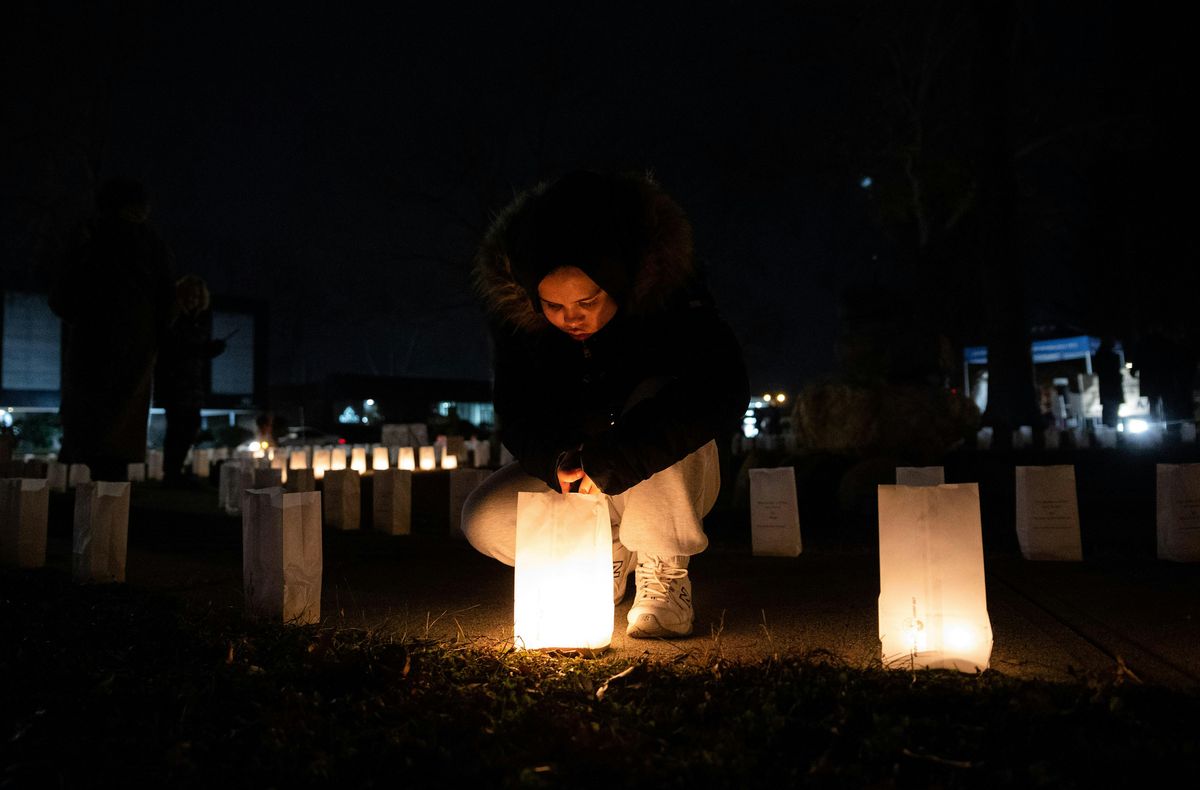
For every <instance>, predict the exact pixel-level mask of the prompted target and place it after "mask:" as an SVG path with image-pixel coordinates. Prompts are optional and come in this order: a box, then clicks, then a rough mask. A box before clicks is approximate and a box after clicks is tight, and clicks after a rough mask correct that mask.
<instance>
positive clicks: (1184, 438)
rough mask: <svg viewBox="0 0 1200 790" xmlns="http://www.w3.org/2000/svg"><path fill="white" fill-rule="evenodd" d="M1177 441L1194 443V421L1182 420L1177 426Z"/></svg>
mask: <svg viewBox="0 0 1200 790" xmlns="http://www.w3.org/2000/svg"><path fill="white" fill-rule="evenodd" d="M1179 441H1181V442H1183V443H1184V444H1195V443H1196V423H1194V422H1184V423H1183V424H1182V425H1180V426H1179Z"/></svg>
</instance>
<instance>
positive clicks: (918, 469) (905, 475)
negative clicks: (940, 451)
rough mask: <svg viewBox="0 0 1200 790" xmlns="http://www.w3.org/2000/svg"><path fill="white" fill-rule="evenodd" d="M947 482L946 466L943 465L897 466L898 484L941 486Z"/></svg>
mask: <svg viewBox="0 0 1200 790" xmlns="http://www.w3.org/2000/svg"><path fill="white" fill-rule="evenodd" d="M945 483H946V468H945V467H942V466H897V467H896V485H898V486H940V485H945Z"/></svg>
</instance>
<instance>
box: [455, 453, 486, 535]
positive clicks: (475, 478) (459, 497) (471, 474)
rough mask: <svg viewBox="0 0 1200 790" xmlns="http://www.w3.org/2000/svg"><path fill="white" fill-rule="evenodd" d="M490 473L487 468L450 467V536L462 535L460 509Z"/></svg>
mask: <svg viewBox="0 0 1200 790" xmlns="http://www.w3.org/2000/svg"><path fill="white" fill-rule="evenodd" d="M490 475H491V473H490V472H489V471H488V470H487V469H471V468H469V467H468V468H462V469H452V470H450V536H451V537H454V538H461V537H464V535H463V531H462V511H463V505H464V504H466V501H467V497H469V496H470V495H471V492H472V491H474V490H475V489H476V488H478V487H479V484H480V483H482V482H483V481H484V480H487V479H488V477H489V476H490Z"/></svg>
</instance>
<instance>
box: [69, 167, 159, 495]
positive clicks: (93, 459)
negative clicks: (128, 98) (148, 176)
mask: <svg viewBox="0 0 1200 790" xmlns="http://www.w3.org/2000/svg"><path fill="white" fill-rule="evenodd" d="M96 203H97V209H98V216H97V218H96V219H95V221H94V222H92V223H91V224H90V225H89V226H88V228H87V230H86V231H85V233H84V234H83V237H82V240H81V242H80V243H79V244H78V245H77V247H76V249H75V250H74V252H73V254H72V255H71V256H70V258H69V259H68V260H67V262H66V265H65V266H64V267H63V270H62V271H61V272H60V276H59V277H58V280H57V282H56V283H55V285H54V287H53V289H52V290H51V294H50V308H51V309H52V310H53V311H54V312H55V313H56V314H57V315H58V316H59V317H60V318H62V320H63V324H64V325H65V344H64V354H63V382H62V404H61V406H60V409H59V413H60V416H61V419H62V427H63V439H62V451H61V453H60V454H59V458H60V460H62V461H63V462H64V463H79V464H87V466H88V467H89V468H90V470H91V474H92V478H93V479H95V480H125V479H126V478H127V475H128V464H130V463H139V462H141V461H144V460H145V458H146V419H147V417H148V415H149V410H150V389H151V381H152V376H153V371H154V359H155V355H156V354H157V352H158V347H159V343H160V341H161V339H162V336H163V333H164V332H165V331H166V328H167V326H168V325H169V324H170V321H171V315H172V309H173V305H174V302H175V298H174V290H173V287H172V283H173V280H174V278H173V275H172V271H171V270H172V260H171V254H170V252H169V250H168V249H167V245H166V244H165V243H164V242H163V240H162V239H161V238H160V237H159V235H158V234H157V233H156V232H155V231H154V229H153V228H152V227H150V225H149V224H148V222H147V219H148V217H149V214H150V196H149V193H148V192H147V190H146V188H145V186H144V185H142V184H141V183H139V182H137V181H134V180H131V179H127V178H114V179H110V180H109V181H107V182H105V183H104V185H102V186H101V188H100V190H99V192H98V194H97V196H96Z"/></svg>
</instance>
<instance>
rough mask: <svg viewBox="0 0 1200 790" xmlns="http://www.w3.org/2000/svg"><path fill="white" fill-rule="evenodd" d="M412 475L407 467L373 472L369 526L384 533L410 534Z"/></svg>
mask: <svg viewBox="0 0 1200 790" xmlns="http://www.w3.org/2000/svg"><path fill="white" fill-rule="evenodd" d="M412 476H413V473H412V472H411V471H409V470H407V469H384V470H380V471H378V472H376V473H375V480H374V483H375V491H374V501H373V502H372V514H371V516H372V520H371V526H372V528H374V529H375V530H376V531H377V532H382V533H384V534H385V535H411V534H412Z"/></svg>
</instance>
